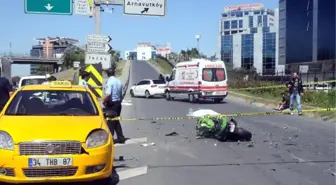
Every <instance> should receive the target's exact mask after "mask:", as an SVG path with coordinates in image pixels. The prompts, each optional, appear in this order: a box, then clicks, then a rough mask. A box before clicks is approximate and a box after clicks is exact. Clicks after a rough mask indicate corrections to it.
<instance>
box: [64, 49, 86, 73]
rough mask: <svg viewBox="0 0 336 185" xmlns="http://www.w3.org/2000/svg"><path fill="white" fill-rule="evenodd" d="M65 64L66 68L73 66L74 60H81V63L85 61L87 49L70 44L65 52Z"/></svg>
mask: <svg viewBox="0 0 336 185" xmlns="http://www.w3.org/2000/svg"><path fill="white" fill-rule="evenodd" d="M62 57H63V66H62V67H64V68H65V69H69V68H72V67H73V62H74V61H79V62H81V63H84V62H85V50H83V49H81V48H79V47H77V46H70V47H68V48H67V49H66V51H65V52H64V54H63V56H62Z"/></svg>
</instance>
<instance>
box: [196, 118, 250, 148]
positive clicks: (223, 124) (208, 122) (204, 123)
mask: <svg viewBox="0 0 336 185" xmlns="http://www.w3.org/2000/svg"><path fill="white" fill-rule="evenodd" d="M196 135H197V137H200V138H215V139H217V140H219V141H223V142H224V141H250V140H251V138H252V133H251V132H249V131H248V130H245V129H243V128H241V127H239V126H238V124H237V122H236V120H234V119H233V118H231V119H230V120H228V118H227V117H223V118H208V117H202V118H200V119H198V120H197V124H196Z"/></svg>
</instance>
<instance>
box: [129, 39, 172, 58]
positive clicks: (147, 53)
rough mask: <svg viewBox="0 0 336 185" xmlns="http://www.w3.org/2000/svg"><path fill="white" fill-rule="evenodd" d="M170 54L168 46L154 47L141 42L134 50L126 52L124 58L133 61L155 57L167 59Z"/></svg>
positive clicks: (148, 43)
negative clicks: (159, 56)
mask: <svg viewBox="0 0 336 185" xmlns="http://www.w3.org/2000/svg"><path fill="white" fill-rule="evenodd" d="M171 52H172V50H171V47H170V44H167V45H157V46H154V45H153V44H152V43H150V42H141V43H138V45H137V47H136V48H135V49H133V50H130V51H126V52H125V58H126V59H133V60H134V59H136V60H149V59H151V58H153V57H155V56H156V55H161V56H163V57H166V58H167V57H168V56H169V55H170V54H171Z"/></svg>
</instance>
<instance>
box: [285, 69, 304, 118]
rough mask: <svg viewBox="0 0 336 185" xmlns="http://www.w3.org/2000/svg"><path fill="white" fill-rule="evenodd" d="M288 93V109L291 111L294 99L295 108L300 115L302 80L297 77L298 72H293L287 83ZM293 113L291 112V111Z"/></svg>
mask: <svg viewBox="0 0 336 185" xmlns="http://www.w3.org/2000/svg"><path fill="white" fill-rule="evenodd" d="M288 88H289V93H290V103H289V109H290V110H291V111H293V109H294V106H293V104H294V99H295V101H296V105H297V110H298V113H299V115H302V107H301V96H303V93H304V92H303V91H304V90H303V84H302V80H301V79H300V78H299V77H298V73H297V72H294V73H293V78H292V79H291V80H290V81H289V83H288ZM291 114H293V113H291Z"/></svg>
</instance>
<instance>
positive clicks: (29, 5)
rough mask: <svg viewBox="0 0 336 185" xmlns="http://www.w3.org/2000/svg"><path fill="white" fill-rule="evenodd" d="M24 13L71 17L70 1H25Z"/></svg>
mask: <svg viewBox="0 0 336 185" xmlns="http://www.w3.org/2000/svg"><path fill="white" fill-rule="evenodd" d="M24 2H25V13H31V14H54V15H72V10H73V8H72V0H25V1H24Z"/></svg>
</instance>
